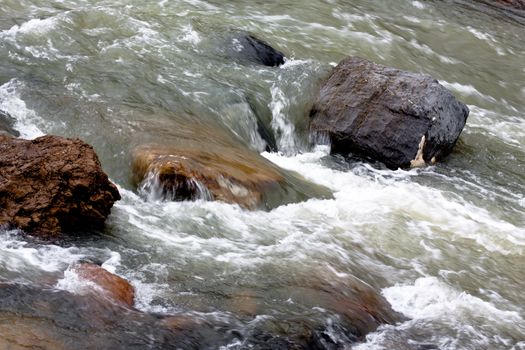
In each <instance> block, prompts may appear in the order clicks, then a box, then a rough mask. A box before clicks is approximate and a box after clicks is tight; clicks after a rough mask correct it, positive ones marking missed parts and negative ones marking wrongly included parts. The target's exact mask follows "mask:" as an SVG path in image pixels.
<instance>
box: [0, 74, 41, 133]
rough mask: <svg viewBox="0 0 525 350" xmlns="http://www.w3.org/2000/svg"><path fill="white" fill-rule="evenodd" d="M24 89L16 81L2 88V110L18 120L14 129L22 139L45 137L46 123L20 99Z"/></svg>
mask: <svg viewBox="0 0 525 350" xmlns="http://www.w3.org/2000/svg"><path fill="white" fill-rule="evenodd" d="M23 88H24V84H23V83H22V82H19V81H18V80H16V79H11V80H10V81H9V82H7V83H5V84H4V85H2V86H0V110H3V111H6V112H8V113H9V114H10V115H11V116H12V117H13V118H15V119H16V123H15V126H14V127H15V129H16V130H17V131H18V132H20V136H21V137H22V138H26V139H33V138H36V137H39V136H43V135H44V133H43V132H42V129H41V128H42V127H43V125H44V121H43V120H42V118H40V117H39V116H38V115H37V114H36V112H35V111H33V110H32V109H29V108H28V107H27V106H26V103H25V102H24V101H23V100H22V99H21V98H20V90H22V89H23Z"/></svg>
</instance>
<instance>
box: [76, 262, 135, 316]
mask: <svg viewBox="0 0 525 350" xmlns="http://www.w3.org/2000/svg"><path fill="white" fill-rule="evenodd" d="M71 270H72V271H73V272H74V273H76V274H77V276H78V277H79V278H80V279H83V280H86V281H89V282H92V283H94V284H95V285H96V286H97V287H98V289H100V290H101V291H102V293H103V294H104V295H105V296H107V297H108V298H109V299H111V300H113V301H116V302H118V303H121V304H123V305H127V306H129V307H133V303H134V299H135V290H134V289H133V287H132V286H131V284H130V283H129V282H128V281H126V280H125V279H124V278H122V277H120V276H117V275H115V274H113V273H111V272H109V271H107V270H106V269H104V268H102V267H101V266H98V265H96V264H92V263H87V262H81V263H77V264H75V265H74V266H73V267H72V268H71ZM94 292H96V291H94Z"/></svg>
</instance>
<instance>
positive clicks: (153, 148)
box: [132, 126, 331, 209]
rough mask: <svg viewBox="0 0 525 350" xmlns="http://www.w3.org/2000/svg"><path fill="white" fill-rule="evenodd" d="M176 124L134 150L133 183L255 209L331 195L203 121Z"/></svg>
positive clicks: (162, 193) (178, 196)
mask: <svg viewBox="0 0 525 350" xmlns="http://www.w3.org/2000/svg"><path fill="white" fill-rule="evenodd" d="M179 129H180V130H178V132H177V137H173V138H166V139H165V140H163V141H162V143H160V142H159V143H148V144H144V145H140V146H138V147H136V148H135V149H134V150H133V152H132V157H133V173H134V181H135V183H137V184H139V186H141V187H142V189H147V191H148V193H153V194H155V196H156V198H161V199H167V200H193V199H197V198H201V199H208V200H219V201H223V202H226V203H236V204H239V205H240V206H242V207H244V208H248V209H255V208H272V207H275V206H278V205H281V204H286V203H292V202H298V201H302V200H306V199H308V198H312V197H330V196H331V193H330V191H329V190H328V189H326V188H324V187H322V186H318V185H314V184H311V183H309V182H307V181H306V180H304V179H303V178H301V176H299V175H298V174H295V173H293V172H290V171H286V170H283V169H280V168H279V167H277V166H276V165H274V164H273V163H271V162H270V161H268V160H267V159H265V158H264V157H262V156H261V155H259V154H258V153H257V152H255V151H252V150H250V149H248V148H247V147H246V146H244V145H242V144H240V143H238V142H236V141H235V140H233V139H232V138H229V137H228V136H229V135H227V134H226V133H225V132H221V131H220V130H218V129H215V130H214V129H209V128H207V127H206V126H199V127H186V128H184V127H182V126H181V127H180V128H179ZM183 129H184V130H183Z"/></svg>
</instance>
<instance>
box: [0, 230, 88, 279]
mask: <svg viewBox="0 0 525 350" xmlns="http://www.w3.org/2000/svg"><path fill="white" fill-rule="evenodd" d="M84 256H85V255H84V252H83V251H81V250H80V249H78V248H76V247H71V248H62V247H59V246H56V245H53V244H46V245H40V246H38V245H37V246H31V245H30V244H29V243H28V242H26V241H24V240H22V239H20V238H19V236H18V235H17V232H16V231H3V232H2V230H1V229H0V263H1V265H3V266H4V267H5V268H7V269H8V270H9V271H19V272H22V271H26V270H27V269H28V268H30V269H32V270H37V271H38V270H40V271H45V272H54V271H60V270H62V269H64V268H65V267H66V266H68V265H69V264H71V263H73V262H74V261H77V260H79V259H81V258H83V257H84Z"/></svg>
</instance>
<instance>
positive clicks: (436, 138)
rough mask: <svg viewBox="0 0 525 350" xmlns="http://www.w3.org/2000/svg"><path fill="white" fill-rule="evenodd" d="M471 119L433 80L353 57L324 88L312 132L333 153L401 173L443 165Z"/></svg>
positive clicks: (311, 121) (334, 74)
mask: <svg viewBox="0 0 525 350" xmlns="http://www.w3.org/2000/svg"><path fill="white" fill-rule="evenodd" d="M468 114H469V109H468V108H467V106H466V105H465V104H463V103H462V102H460V101H458V100H457V99H456V98H455V97H454V95H452V93H451V92H450V91H448V90H447V89H446V88H445V87H443V86H442V85H440V84H439V83H438V81H437V80H435V79H434V78H432V77H430V76H428V75H421V74H416V73H410V72H405V71H402V70H399V69H395V68H390V67H385V66H382V65H379V64H376V63H373V62H371V61H368V60H365V59H361V58H357V57H349V58H346V59H344V60H343V61H342V62H341V63H339V65H338V66H337V67H336V68H335V69H334V71H333V72H332V75H331V76H330V77H329V79H328V81H327V82H326V83H325V84H324V86H323V87H322V88H321V92H320V94H319V97H318V99H317V101H316V102H315V103H314V105H313V107H312V110H311V112H310V117H311V119H310V130H311V132H312V133H314V134H315V133H318V134H322V135H328V136H329V138H330V142H331V146H332V153H340V154H348V153H352V154H355V155H358V156H364V157H367V158H371V159H374V160H378V161H381V162H383V163H384V164H386V165H387V166H388V167H389V168H392V169H397V168H400V167H401V168H406V167H410V166H422V165H425V163H432V164H433V163H435V162H436V161H439V160H441V159H443V158H444V157H445V156H446V155H448V154H449V153H450V152H451V151H452V148H453V147H454V144H455V143H456V141H457V139H458V137H459V135H460V133H461V131H462V130H463V127H464V126H465V122H466V120H467V116H468Z"/></svg>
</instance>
